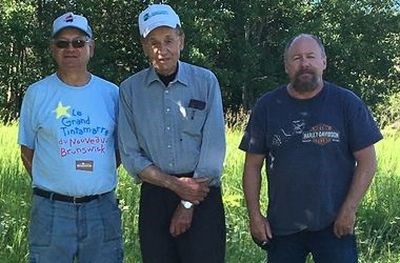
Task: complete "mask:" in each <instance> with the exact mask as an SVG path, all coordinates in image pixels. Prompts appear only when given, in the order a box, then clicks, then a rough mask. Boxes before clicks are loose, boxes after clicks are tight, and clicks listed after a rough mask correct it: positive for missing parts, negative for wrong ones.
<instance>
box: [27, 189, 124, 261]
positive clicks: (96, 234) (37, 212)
mask: <svg viewBox="0 0 400 263" xmlns="http://www.w3.org/2000/svg"><path fill="white" fill-rule="evenodd" d="M74 260H77V261H78V262H79V263H89V262H96V263H97V262H100V263H120V262H122V260H123V248H122V232H121V211H120V209H119V207H118V202H117V200H116V198H115V195H114V193H113V192H110V193H108V194H105V195H103V196H100V197H99V198H97V199H95V200H93V201H90V202H87V203H81V204H74V203H68V202H61V201H54V200H50V199H47V198H44V197H40V196H37V195H33V198H32V210H31V221H30V226H29V262H30V263H54V262H57V263H72V262H74Z"/></svg>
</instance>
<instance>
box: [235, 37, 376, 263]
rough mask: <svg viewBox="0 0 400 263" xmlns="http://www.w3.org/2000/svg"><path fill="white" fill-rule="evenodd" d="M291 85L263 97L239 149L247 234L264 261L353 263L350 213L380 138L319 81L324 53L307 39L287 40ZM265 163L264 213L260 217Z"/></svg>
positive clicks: (353, 105)
mask: <svg viewBox="0 0 400 263" xmlns="http://www.w3.org/2000/svg"><path fill="white" fill-rule="evenodd" d="M284 62H285V71H286V73H287V74H288V77H289V80H290V83H289V84H288V85H286V86H282V87H279V88H277V89H275V90H273V91H271V92H268V93H266V94H265V95H263V96H262V97H261V98H260V99H259V100H258V102H257V103H256V105H255V107H254V109H253V110H252V113H251V116H250V120H249V123H248V125H247V128H246V131H245V134H244V136H243V139H242V141H241V143H240V146H239V148H240V149H242V150H243V151H245V152H246V157H245V168H244V175H243V188H244V194H245V199H246V203H247V208H248V213H249V218H250V228H251V234H252V237H253V239H254V241H255V242H256V243H257V244H259V245H260V246H262V247H263V248H265V249H266V250H267V252H268V253H267V254H268V262H272V263H275V262H278V263H285V262H288V263H296V262H305V260H306V257H307V255H308V254H309V253H311V254H312V255H313V259H314V261H315V262H324V263H326V262H338V263H339V262H340V263H347V262H349V263H350V262H357V260H358V259H357V258H358V256H357V245H356V239H355V235H354V224H355V220H356V211H357V207H358V206H359V204H360V202H361V200H362V197H363V196H364V194H365V192H366V191H367V189H368V186H369V185H370V183H371V181H372V178H373V175H374V173H375V170H376V156H375V149H374V143H376V142H377V141H379V140H381V139H382V134H381V133H380V131H379V129H378V128H377V125H376V123H375V121H374V119H373V118H372V116H371V113H370V112H369V110H368V108H367V107H366V106H365V104H364V103H363V102H362V101H361V100H360V99H359V98H358V97H357V96H356V95H355V94H354V93H352V92H351V91H349V90H347V89H344V88H341V87H338V86H336V85H334V84H332V83H328V82H326V81H324V80H323V78H322V75H323V71H324V70H325V68H326V63H327V61H326V54H325V49H324V46H323V44H322V42H321V41H320V40H319V39H318V38H317V37H315V36H313V35H308V34H301V35H299V36H296V37H294V38H293V39H292V40H291V41H289V43H288V44H287V46H286V49H285V53H284ZM264 160H265V161H266V170H267V180H268V200H269V202H268V211H267V215H266V216H264V215H263V213H262V212H261V211H260V202H259V199H260V185H261V168H262V166H263V163H264Z"/></svg>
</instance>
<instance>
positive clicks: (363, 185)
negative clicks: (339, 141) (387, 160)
mask: <svg viewBox="0 0 400 263" xmlns="http://www.w3.org/2000/svg"><path fill="white" fill-rule="evenodd" d="M354 155H355V157H356V160H357V165H356V168H355V171H354V175H353V180H352V182H351V185H350V189H349V192H348V194H347V196H346V199H345V201H344V203H343V205H342V209H347V210H349V211H352V212H354V213H355V212H356V210H357V208H358V206H359V204H360V203H361V200H362V198H363V197H364V195H365V193H366V192H367V190H368V188H369V186H370V184H371V182H372V179H373V177H374V174H375V171H376V157H375V149H374V147H373V146H369V147H367V148H365V149H362V150H360V151H358V152H356V153H354Z"/></svg>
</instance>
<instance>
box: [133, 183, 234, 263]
mask: <svg viewBox="0 0 400 263" xmlns="http://www.w3.org/2000/svg"><path fill="white" fill-rule="evenodd" d="M179 202H180V198H179V196H177V195H176V194H175V193H173V192H172V191H170V190H167V189H165V188H161V187H158V186H154V185H151V184H148V183H142V186H141V194H140V209H139V237H140V247H141V252H142V259H143V262H144V263H197V262H198V263H205V262H207V263H222V262H224V258H225V232H226V230H225V215H224V207H223V203H222V196H221V189H220V188H217V187H210V192H209V194H208V196H207V197H206V199H205V200H204V201H203V202H201V203H200V204H199V205H197V206H195V208H194V212H193V219H192V224H191V227H190V229H189V230H188V231H187V232H185V233H183V234H181V235H180V236H178V237H176V238H174V237H172V236H171V234H170V233H169V226H170V223H171V219H172V215H173V213H174V211H175V209H176V208H177V206H178V205H179Z"/></svg>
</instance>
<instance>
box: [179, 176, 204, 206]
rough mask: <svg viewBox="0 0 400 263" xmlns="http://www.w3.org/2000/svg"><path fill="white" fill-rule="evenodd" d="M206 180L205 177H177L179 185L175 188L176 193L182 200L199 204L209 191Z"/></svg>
mask: <svg viewBox="0 0 400 263" xmlns="http://www.w3.org/2000/svg"><path fill="white" fill-rule="evenodd" d="M208 181H209V180H208V179H207V178H188V177H182V178H179V184H180V187H179V188H178V189H177V191H176V193H177V194H178V195H179V196H180V197H181V198H182V199H183V200H187V201H190V202H192V203H194V204H199V203H200V202H201V201H203V200H204V199H205V198H206V197H207V195H208V193H209V192H210V188H209V187H208Z"/></svg>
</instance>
